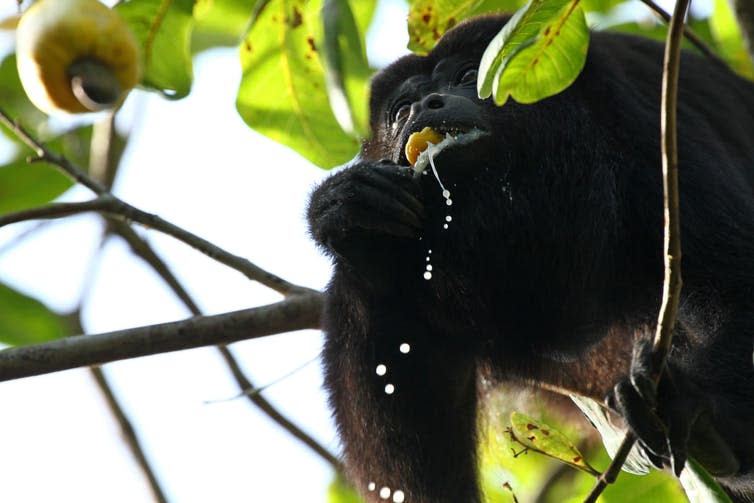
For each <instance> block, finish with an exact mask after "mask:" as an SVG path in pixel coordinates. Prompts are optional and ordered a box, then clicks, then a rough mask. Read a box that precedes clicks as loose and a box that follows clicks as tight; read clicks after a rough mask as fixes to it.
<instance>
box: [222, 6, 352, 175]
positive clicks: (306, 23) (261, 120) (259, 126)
mask: <svg viewBox="0 0 754 503" xmlns="http://www.w3.org/2000/svg"><path fill="white" fill-rule="evenodd" d="M321 5H322V3H321V1H308V2H307V1H305V0H272V1H271V2H270V3H269V4H267V6H266V7H265V8H264V10H263V11H262V13H261V15H260V16H259V18H258V19H257V20H256V22H255V23H254V26H253V27H252V28H251V31H250V32H249V34H248V36H247V37H246V39H245V40H244V42H243V43H242V44H241V67H242V69H243V77H242V79H241V85H240V88H239V91H238V97H237V101H236V106H237V108H238V112H239V113H240V114H241V117H242V118H243V120H244V121H246V123H247V124H248V125H249V126H250V127H252V128H254V129H256V130H257V131H259V132H260V133H262V134H264V135H265V136H267V137H269V138H271V139H272V140H275V141H276V142H278V143H282V144H283V145H287V146H288V147H290V148H292V149H293V150H295V151H296V152H298V153H299V154H301V155H302V156H303V157H305V158H307V159H308V160H310V161H311V162H313V163H314V164H316V165H317V166H320V167H323V168H329V167H333V166H336V165H338V164H342V163H344V162H346V161H347V160H349V159H351V158H352V157H353V156H354V155H355V154H356V152H358V150H359V145H360V142H359V140H358V139H357V138H355V137H352V136H349V135H347V134H346V133H344V132H343V130H342V129H341V128H340V126H339V125H338V122H337V121H336V120H335V116H334V115H333V112H332V110H331V109H330V102H329V100H328V97H327V90H326V88H325V74H324V69H323V66H322V62H321V61H320V53H319V48H320V43H319V42H318V41H317V39H316V35H317V33H318V32H319V31H320V26H321V25H320V24H319V11H320V7H321Z"/></svg>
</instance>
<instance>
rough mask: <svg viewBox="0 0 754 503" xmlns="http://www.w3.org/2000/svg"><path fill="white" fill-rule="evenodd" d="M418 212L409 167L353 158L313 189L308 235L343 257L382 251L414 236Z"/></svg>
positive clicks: (419, 222) (417, 197) (421, 214)
mask: <svg viewBox="0 0 754 503" xmlns="http://www.w3.org/2000/svg"><path fill="white" fill-rule="evenodd" d="M423 217H424V205H423V204H422V202H421V200H420V189H419V184H418V181H417V180H416V178H415V177H414V176H413V172H412V171H411V170H410V169H409V168H407V167H401V166H398V165H396V164H395V163H393V162H392V161H387V160H383V161H378V162H366V163H357V164H355V165H353V166H351V167H349V168H347V169H345V170H343V171H341V172H340V173H337V174H335V175H333V176H331V177H330V178H328V179H327V180H325V182H324V183H322V185H320V186H319V187H318V188H317V189H316V190H315V191H314V193H313V194H312V197H311V201H310V203H309V208H308V211H307V218H308V221H309V230H310V233H311V235H312V237H313V238H314V240H315V241H317V242H318V243H319V244H320V245H322V246H323V247H324V248H325V249H326V250H328V251H329V252H330V253H332V254H333V255H334V256H335V257H336V258H345V259H346V260H358V259H360V258H363V257H364V256H374V255H375V254H377V253H381V252H384V251H385V250H384V248H385V244H387V243H389V242H395V241H396V240H406V239H415V238H416V237H417V236H418V235H419V232H420V230H421V228H422V219H423ZM386 242H387V243H386ZM392 258H393V259H395V257H392Z"/></svg>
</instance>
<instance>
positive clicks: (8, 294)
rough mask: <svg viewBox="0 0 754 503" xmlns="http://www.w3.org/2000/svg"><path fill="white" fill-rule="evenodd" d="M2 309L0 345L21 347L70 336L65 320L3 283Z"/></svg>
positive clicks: (0, 285)
mask: <svg viewBox="0 0 754 503" xmlns="http://www.w3.org/2000/svg"><path fill="white" fill-rule="evenodd" d="M0 306H2V307H0V342H1V343H3V344H9V345H12V346H21V345H25V344H34V343H38V342H45V341H52V340H55V339H61V338H63V337H65V336H67V335H71V334H70V329H69V327H68V324H67V323H66V321H65V319H64V318H63V317H62V316H60V315H58V314H55V313H54V312H52V311H51V310H50V309H49V308H47V306H45V305H44V304H42V303H41V302H39V301H38V300H36V299H33V298H31V297H29V296H28V295H24V294H22V293H20V292H17V291H16V290H13V289H11V288H9V287H8V286H6V285H3V284H2V283H0Z"/></svg>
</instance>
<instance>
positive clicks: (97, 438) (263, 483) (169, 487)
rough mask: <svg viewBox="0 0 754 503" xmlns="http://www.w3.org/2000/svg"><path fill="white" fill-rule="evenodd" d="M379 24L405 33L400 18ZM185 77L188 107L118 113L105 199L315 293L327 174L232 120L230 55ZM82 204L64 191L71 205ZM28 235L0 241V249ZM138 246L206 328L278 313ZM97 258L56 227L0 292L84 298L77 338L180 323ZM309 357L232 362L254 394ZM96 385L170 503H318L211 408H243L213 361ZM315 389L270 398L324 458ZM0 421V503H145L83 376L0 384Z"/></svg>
mask: <svg viewBox="0 0 754 503" xmlns="http://www.w3.org/2000/svg"><path fill="white" fill-rule="evenodd" d="M7 4H15V2H7ZM6 7H7V9H6ZM13 7H14V5H4V6H2V9H4V10H6V12H7V11H12V8H13ZM1 13H2V11H0V14H1ZM380 16H383V17H384V18H387V19H390V20H391V24H392V25H393V26H405V24H404V23H405V21H404V19H405V7H403V6H402V5H401V3H400V2H399V1H397V2H392V4H391V5H389V6H387V8H386V9H384V10H383V11H382V12H381V13H380ZM379 25H381V26H384V24H382V23H379ZM374 36H378V37H379V39H380V43H379V44H378V49H379V51H380V52H379V54H370V57H371V58H372V62H373V64H382V63H384V62H385V61H390V60H392V59H394V57H395V56H396V55H399V54H401V53H403V52H405V47H406V42H407V36H406V35H405V31H404V30H403V29H394V30H391V31H390V32H389V34H385V33H382V34H381V35H379V34H374ZM375 46H377V44H372V47H375ZM195 75H196V82H195V87H194V90H193V91H192V93H191V95H190V96H189V97H188V98H186V99H184V100H182V101H178V102H168V101H165V100H162V99H161V98H159V97H157V96H154V95H148V94H145V93H134V95H132V96H131V97H130V98H129V102H128V106H127V109H126V110H125V114H124V118H126V119H128V118H129V117H130V118H135V121H136V124H137V125H136V129H135V132H134V136H133V138H132V140H131V143H130V146H129V150H128V152H127V157H126V159H125V165H124V169H123V170H122V172H121V177H120V178H119V181H118V184H117V186H116V189H115V190H116V192H117V193H118V195H119V196H121V197H122V198H124V199H125V200H126V201H128V202H130V203H132V204H134V205H136V206H138V207H140V208H142V209H144V210H147V211H150V212H154V213H157V214H159V215H161V216H162V217H164V218H166V219H167V220H170V221H172V222H174V223H176V224H178V225H180V226H183V227H185V228H186V229H188V230H190V231H192V232H194V233H196V234H198V235H199V236H202V237H204V238H207V239H209V240H211V241H213V242H214V243H216V244H218V245H219V246H222V247H223V248H225V249H228V250H230V251H232V252H233V253H237V254H239V255H243V256H246V257H248V258H249V259H250V260H252V261H253V262H255V263H256V264H258V265H259V266H261V267H263V268H265V269H267V270H269V271H271V272H274V273H276V274H278V275H281V276H283V277H285V278H286V279H288V280H290V281H292V282H294V283H298V284H302V285H306V286H310V287H314V288H322V287H323V286H324V285H325V283H326V281H327V279H328V277H329V263H328V262H327V260H325V259H324V258H323V257H322V256H321V255H320V253H319V252H318V251H317V250H316V249H315V248H314V247H313V245H312V244H311V243H310V241H309V239H308V237H307V235H306V230H305V225H304V220H303V213H304V208H305V204H306V201H307V199H308V193H309V192H310V191H311V189H312V187H313V186H314V184H316V183H317V181H319V180H321V179H322V178H323V177H324V176H326V173H325V172H323V171H321V170H319V169H317V168H315V167H313V166H312V165H310V164H308V163H307V162H306V161H304V160H302V159H301V158H300V157H298V156H297V155H296V154H294V153H292V152H290V151H288V150H287V149H285V148H283V147H280V146H278V145H276V144H273V143H272V142H269V141H266V140H265V139H263V138H261V137H260V136H259V135H257V134H255V133H254V132H253V131H251V130H249V128H248V127H247V126H246V125H245V124H244V123H243V122H242V121H241V119H240V118H239V117H238V115H237V113H236V111H235V107H234V100H235V93H236V89H237V84H238V81H239V78H240V70H239V65H238V62H237V56H236V51H235V50H227V51H214V52H212V53H210V54H206V55H203V56H201V57H199V59H198V61H197V62H196V66H195ZM88 196H89V194H88V193H87V191H85V190H74V191H71V192H70V193H68V194H66V196H65V198H66V199H69V200H70V199H83V198H87V197H88ZM24 228H26V226H24V225H18V226H14V227H12V228H3V229H0V247H2V245H3V243H7V242H8V241H9V240H11V239H12V236H14V235H16V234H17V233H18V232H19V231H21V230H23V229H24ZM148 237H149V239H150V241H151V242H152V244H153V245H154V246H155V247H156V248H157V250H158V251H159V252H160V253H161V255H162V256H163V257H165V258H167V259H168V260H169V261H170V263H171V264H172V266H173V268H174V270H175V272H176V273H177V274H178V276H179V277H180V279H182V280H183V282H184V284H185V285H186V286H187V287H188V288H189V290H190V292H191V293H192V294H193V295H194V297H195V298H196V299H197V301H198V302H199V304H200V306H201V307H202V309H203V310H205V311H206V312H207V313H218V312H224V311H229V310H234V309H241V308H246V307H250V306H255V305H260V304H264V303H268V302H271V301H275V300H277V299H278V296H277V295H276V294H274V293H271V292H269V291H268V290H266V289H265V288H262V287H259V286H257V285H255V284H252V283H250V282H249V281H247V280H246V279H245V278H244V277H243V276H242V275H240V274H239V273H237V272H234V271H232V270H229V269H227V268H225V267H223V266H221V265H218V264H216V263H214V262H212V261H211V260H209V259H206V258H205V257H204V256H202V255H200V254H198V253H196V252H194V251H193V250H191V249H189V248H187V247H186V246H184V245H182V244H180V243H178V242H176V241H174V240H172V239H171V238H165V237H163V236H161V235H159V234H157V233H154V232H150V233H149V234H148ZM98 243H99V225H98V223H97V219H96V218H94V217H80V218H75V219H70V220H66V221H65V222H63V221H60V222H57V223H55V224H53V225H52V226H51V227H50V228H49V229H48V230H46V231H44V232H42V233H39V234H37V235H35V236H34V237H33V238H32V239H27V240H26V241H24V242H23V245H22V246H17V247H15V248H13V249H12V251H10V252H8V253H5V254H3V255H2V256H0V281H2V282H5V283H8V284H11V285H14V286H15V287H17V288H18V289H20V290H22V291H24V292H27V293H29V294H31V295H34V296H36V297H38V298H41V299H43V300H44V301H45V302H46V303H47V304H48V305H49V306H50V307H52V308H53V309H56V310H59V311H61V312H66V311H70V310H71V309H73V308H74V307H75V306H76V305H77V304H78V302H79V299H80V297H81V295H82V291H83V290H84V289H85V285H86V284H87V283H88V282H90V284H91V288H90V290H89V291H88V293H87V301H86V304H85V305H86V310H85V311H84V313H83V314H84V320H85V324H86V329H87V331H88V332H102V331H108V330H114V329H119V328H126V327H133V326H140V325H145V324H152V323H160V322H165V321H171V320H176V319H181V318H185V317H186V316H187V315H188V313H187V312H186V311H185V310H184V309H183V308H182V307H181V305H180V304H179V303H178V302H177V301H176V300H175V298H174V296H173V295H172V294H171V293H170V292H169V291H168V290H167V289H166V288H165V287H164V286H163V284H162V282H161V281H160V280H159V279H158V278H157V277H156V276H155V275H154V274H153V273H152V272H151V271H150V270H149V269H148V268H147V267H145V266H144V265H142V264H141V263H140V262H139V261H138V260H135V259H134V258H132V256H131V255H130V253H129V251H128V249H127V247H126V246H125V245H123V244H122V243H121V242H118V241H110V242H109V244H108V245H107V247H106V249H105V252H104V254H103V256H102V257H103V258H102V260H101V261H100V262H99V263H96V264H93V263H92V261H91V257H92V256H93V253H94V251H95V248H96V247H97V246H98ZM320 345H321V337H320V335H319V334H318V333H316V332H311V331H310V332H303V333H294V334H288V335H280V336H275V337H269V338H265V339H260V340H256V341H248V342H244V343H239V344H235V345H233V346H232V350H233V351H234V353H235V354H236V355H237V357H238V359H239V360H240V361H241V362H242V364H243V366H244V368H245V369H246V371H247V372H248V374H249V375H250V376H251V378H252V379H253V380H254V381H255V382H256V384H258V385H263V384H265V383H268V382H271V381H274V380H275V379H277V378H279V377H281V376H283V375H285V374H287V373H288V372H289V371H291V370H293V369H295V368H297V367H299V366H301V365H302V364H303V363H305V362H308V361H311V360H313V359H316V358H317V356H318V354H319V351H320ZM105 372H106V374H107V376H108V377H109V378H110V379H111V381H112V383H113V386H114V388H115V391H116V393H117V394H118V397H119V398H120V399H121V400H122V401H123V403H124V404H125V406H126V409H127V412H128V414H129V415H130V417H131V419H132V420H133V422H134V424H135V427H136V428H137V431H138V434H139V435H140V437H141V439H142V440H143V442H144V444H145V445H146V448H147V455H148V456H149V457H150V459H151V461H152V462H153V463H154V465H155V466H156V467H157V471H158V476H159V477H160V479H161V481H162V482H163V484H164V487H165V490H166V491H167V493H168V497H169V499H170V500H171V501H172V502H174V503H176V502H177V503H184V502H189V503H191V502H197V503H200V502H201V503H206V502H208V501H217V502H227V503H232V502H256V501H259V502H278V501H279V502H293V501H301V502H315V503H316V502H318V501H320V502H324V501H326V487H327V485H328V484H329V482H330V480H331V477H332V472H331V470H330V468H329V467H328V466H327V465H326V464H325V463H323V462H321V461H320V460H319V458H317V457H315V456H314V455H311V454H310V453H309V451H308V450H307V449H306V448H305V447H302V446H301V444H299V442H298V441H297V440H295V439H293V438H292V437H290V436H289V435H288V434H287V433H285V432H284V431H282V430H281V429H280V428H279V427H277V426H276V425H274V424H273V423H271V422H269V421H268V420H267V419H266V417H265V416H263V415H262V414H261V413H259V412H257V410H256V409H255V408H254V407H253V406H251V405H250V404H249V403H248V401H247V400H246V399H238V400H233V401H229V402H223V403H217V404H211V405H207V404H205V401H206V400H214V399H221V398H226V397H231V396H233V395H235V394H236V393H237V391H238V390H237V388H236V385H235V384H234V383H233V382H232V380H231V378H230V377H229V375H228V372H227V371H226V370H225V367H224V365H223V364H222V363H221V361H220V359H219V358H218V357H217V355H216V351H215V350H214V349H212V348H208V349H198V350H192V351H183V352H179V353H172V354H168V355H162V356H156V357H149V358H142V359H137V360H131V361H125V362H119V363H115V364H112V365H108V366H106V367H105ZM321 383H322V378H321V374H320V370H319V364H318V362H316V361H315V362H313V363H311V364H309V365H307V366H306V367H305V368H304V369H303V370H301V371H299V372H297V373H296V374H294V375H293V376H291V377H288V378H286V379H285V380H283V381H282V382H280V383H278V384H275V385H274V386H272V387H271V388H270V389H269V390H268V391H266V392H265V396H266V397H268V398H269V399H270V400H271V401H273V402H274V403H275V404H276V405H277V406H279V407H280V409H281V410H282V411H284V412H285V413H287V414H289V415H290V416H291V417H292V418H293V419H294V421H296V422H297V423H298V424H299V425H301V426H302V427H303V428H304V429H305V430H307V431H308V432H310V433H311V434H312V435H313V436H314V437H315V438H317V439H318V440H319V441H320V442H321V443H322V444H323V445H325V446H327V447H329V448H331V449H333V450H334V451H336V450H337V448H338V446H337V440H336V435H335V432H334V428H333V426H332V423H331V421H330V417H329V412H328V410H327V406H326V400H325V397H324V394H323V392H322V390H321ZM0 409H2V414H0V418H1V419H0V428H1V429H0V432H2V433H0V434H1V435H2V442H0V446H2V447H1V448H0V474H2V476H1V477H0V501H7V502H14V503H42V502H50V501H55V502H59V503H68V502H76V503H90V502H91V503H95V502H96V503H101V502H104V501H107V502H108V503H118V502H123V503H126V502H128V503H135V502H142V501H143V502H146V501H150V494H149V492H148V490H147V488H146V486H145V484H144V482H143V478H142V476H141V474H140V472H139V471H138V469H137V467H136V465H135V463H134V462H133V461H132V459H131V456H130V453H129V452H128V450H127V447H126V446H125V445H124V444H123V443H122V441H121V438H120V432H119V429H118V426H117V425H116V424H115V423H114V421H113V420H112V419H111V418H110V416H109V413H108V412H107V410H106V409H105V408H104V407H103V401H102V400H101V397H100V396H99V392H98V390H97V388H96V387H95V385H94V384H93V382H92V381H91V379H90V377H89V374H88V372H87V371H86V370H73V371H68V372H62V373H57V374H53V375H48V376H41V377H35V378H29V379H22V380H18V381H12V382H7V383H1V384H0Z"/></svg>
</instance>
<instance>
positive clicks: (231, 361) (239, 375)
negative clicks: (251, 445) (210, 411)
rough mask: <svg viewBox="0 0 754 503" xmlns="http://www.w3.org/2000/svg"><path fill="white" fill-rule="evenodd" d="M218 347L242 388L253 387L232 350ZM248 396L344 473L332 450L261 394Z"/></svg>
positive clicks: (287, 429) (289, 431)
mask: <svg viewBox="0 0 754 503" xmlns="http://www.w3.org/2000/svg"><path fill="white" fill-rule="evenodd" d="M218 349H219V350H220V354H221V355H222V357H223V359H224V360H225V363H227V365H228V367H230V370H231V373H232V374H233V377H234V379H235V380H236V383H238V385H239V386H240V388H241V389H251V388H253V387H254V385H253V384H252V383H251V381H249V380H248V379H246V376H244V374H243V372H242V371H241V368H240V367H239V366H238V362H236V360H235V358H233V354H232V353H231V352H230V350H229V349H228V348H227V347H225V346H220V347H219V348H218ZM248 396H249V400H251V401H252V402H253V403H254V404H255V405H256V406H257V407H259V408H260V409H261V410H262V411H263V412H264V413H265V414H267V416H269V417H270V418H271V419H272V420H273V421H275V422H276V423H278V424H279V425H281V426H282V427H283V428H285V430H286V431H288V433H290V434H291V435H293V436H294V437H296V438H297V439H299V440H300V441H301V442H303V443H304V444H305V445H306V446H308V447H309V448H310V449H311V450H312V451H314V452H315V453H317V454H318V455H319V456H320V457H321V458H322V459H324V460H325V461H327V462H328V463H330V465H332V466H333V468H335V470H337V471H338V472H339V473H343V466H342V465H341V463H340V461H339V460H338V458H336V457H335V456H334V455H333V454H332V453H331V452H330V451H328V450H327V449H325V448H324V447H322V446H321V445H320V444H319V443H318V442H317V441H316V440H314V439H313V438H311V437H310V436H309V435H307V434H306V433H305V432H304V431H303V430H302V429H301V428H299V427H298V426H296V425H295V424H293V423H292V422H291V421H289V420H288V419H287V418H286V417H285V416H283V415H282V414H281V413H280V412H278V411H277V410H276V409H275V408H274V407H273V406H272V404H270V403H269V402H268V401H267V400H266V399H265V398H264V397H263V396H262V395H261V394H259V393H254V394H252V395H248Z"/></svg>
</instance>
